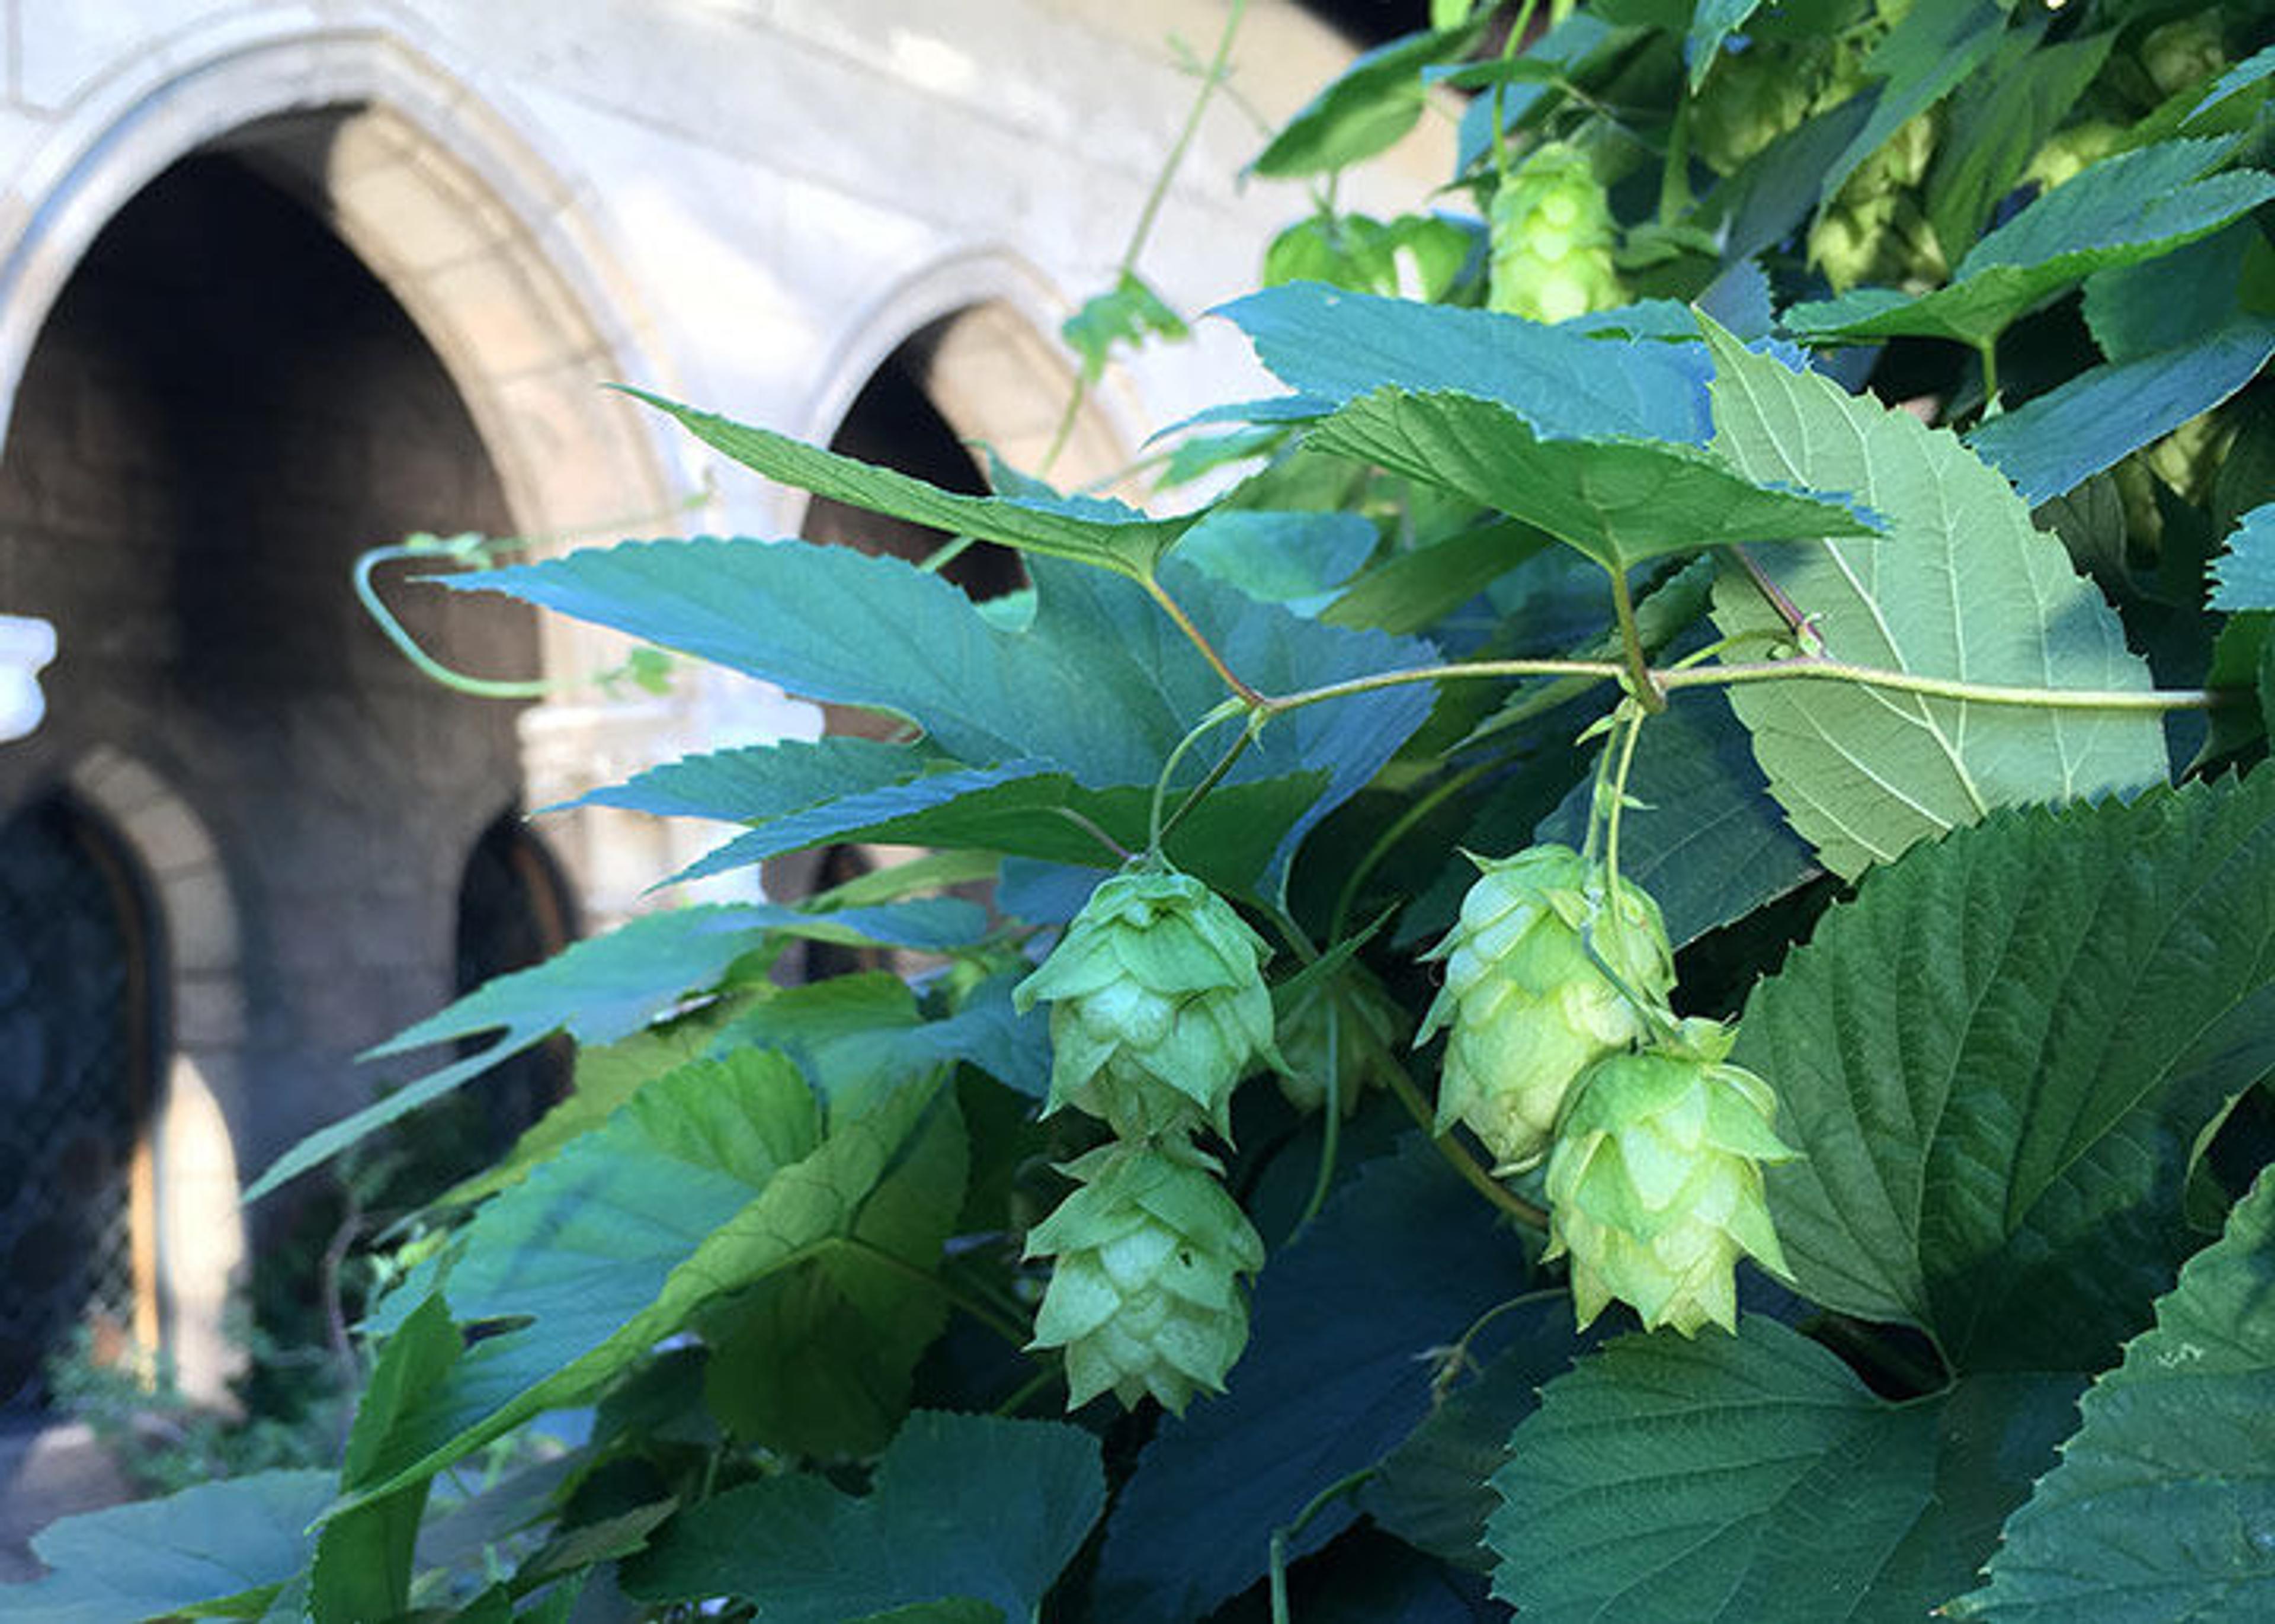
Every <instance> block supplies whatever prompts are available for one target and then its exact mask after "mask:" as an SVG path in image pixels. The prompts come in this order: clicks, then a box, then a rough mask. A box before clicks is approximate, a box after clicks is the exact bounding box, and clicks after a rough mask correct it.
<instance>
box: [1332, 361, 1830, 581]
mask: <svg viewBox="0 0 2275 1624" xmlns="http://www.w3.org/2000/svg"><path fill="white" fill-rule="evenodd" d="M1310 443H1311V445H1312V446H1314V447H1316V448H1318V449H1321V450H1326V451H1333V452H1335V453H1338V454H1340V455H1342V456H1344V457H1357V458H1359V459H1361V460H1363V461H1367V462H1372V463H1375V464H1378V465H1380V466H1382V467H1385V468H1387V469H1389V470H1390V471H1391V472H1394V473H1400V474H1403V475H1405V476H1406V477H1407V478H1408V479H1410V480H1417V481H1419V482H1420V483H1422V484H1425V485H1432V486H1439V487H1444V488H1446V489H1448V490H1455V491H1459V492H1460V493H1461V494H1462V495H1465V496H1468V497H1470V498H1471V499H1472V500H1474V501H1476V502H1479V503H1481V504H1483V505H1484V506H1485V507H1488V508H1493V509H1496V510H1499V511H1500V512H1502V513H1506V514H1508V516H1509V517H1512V518H1515V519H1520V520H1522V521H1523V522H1524V523H1526V524H1529V525H1538V527H1539V528H1540V529H1542V530H1545V531H1546V532H1547V533H1549V534H1550V535H1553V536H1554V537H1556V538H1557V539H1558V540H1561V541H1564V542H1567V543H1568V544H1570V545H1571V546H1573V547H1576V548H1579V549H1580V550H1581V551H1582V552H1583V553H1585V554H1587V555H1588V556H1589V557H1591V558H1592V559H1594V560H1595V561H1596V562H1597V563H1600V564H1602V565H1603V566H1604V568H1605V569H1606V570H1611V571H1613V572H1614V573H1615V574H1621V575H1624V574H1625V573H1626V572H1627V571H1628V570H1629V569H1631V568H1633V567H1634V566H1635V565H1636V564H1638V563H1648V562H1650V561H1651V559H1654V558H1659V557H1664V556H1666V555H1668V554H1671V553H1684V552H1690V551H1694V550H1696V549H1697V548H1702V547H1708V546H1712V545H1716V544H1719V543H1721V542H1726V541H1780V540H1794V539H1797V538H1802V537H1810V538H1815V537H1818V536H1866V535H1871V534H1872V533H1873V532H1874V526H1873V525H1871V523H1870V522H1868V521H1867V520H1866V519H1864V518H1863V517H1859V516H1858V515H1857V514H1856V512H1854V511H1852V510H1850V509H1849V508H1848V507H1847V506H1846V505H1845V504H1842V503H1840V502H1827V501H1822V500H1819V499H1818V498H1817V497H1814V496H1808V495H1801V494H1800V493H1799V492H1797V491H1793V490H1767V489H1764V488H1762V487H1760V486H1758V485H1757V484H1755V483H1754V482H1753V481H1751V480H1748V479H1745V478H1743V477H1742V476H1741V475H1739V474H1737V473H1735V472H1732V471H1731V470H1730V469H1729V468H1728V467H1727V466H1725V465H1722V464H1721V463H1719V462H1718V461H1717V460H1716V459H1715V458H1713V457H1711V456H1709V455H1708V454H1707V453H1705V452H1703V451H1700V450H1697V449H1694V448H1692V447H1690V446H1687V445H1679V444H1669V443H1664V442H1651V441H1636V440H1544V439H1539V438H1537V437H1536V436H1535V435H1534V434H1533V433H1532V430H1531V427H1529V426H1528V425H1527V424H1526V422H1525V420H1524V419H1523V417H1521V416H1519V415H1518V414H1517V413H1516V412H1513V411H1511V410H1510V409H1509V408H1508V407H1507V406H1503V405H1501V404H1498V403H1497V402H1493V401H1489V400H1479V399H1478V398H1476V397H1473V396H1467V395H1452V394H1430V395H1410V394H1408V393H1406V392H1404V391H1403V390H1400V389H1380V390H1378V391H1377V392H1375V393H1374V394H1372V395H1369V396H1366V397H1363V398H1361V399H1358V400H1355V401H1353V402H1351V403H1350V404H1349V405H1347V406H1344V407H1343V408H1342V410H1340V411H1338V412H1335V413H1334V416H1332V417H1329V418H1327V419H1325V420H1323V421H1322V422H1320V423H1319V424H1318V425H1317V426H1316V427H1313V428H1312V429H1311V435H1310Z"/></svg>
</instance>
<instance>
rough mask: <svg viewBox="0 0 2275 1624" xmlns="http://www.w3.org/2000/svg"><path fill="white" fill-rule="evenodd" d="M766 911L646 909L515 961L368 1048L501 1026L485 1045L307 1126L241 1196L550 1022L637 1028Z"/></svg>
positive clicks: (314, 1160)
mask: <svg viewBox="0 0 2275 1624" xmlns="http://www.w3.org/2000/svg"><path fill="white" fill-rule="evenodd" d="M766 917H767V916H766V912H765V910H753V909H752V908H748V907H738V906H726V905H720V906H711V907H701V908H685V909H679V910H673V911H670V912H667V913H654V914H646V915H643V916H641V917H640V918H635V919H632V920H630V921H628V922H627V923H625V924H624V925H620V926H618V927H617V928H616V930H614V931H612V932H610V933H608V935H606V936H595V937H593V938H591V939H590V940H585V941H579V942H574V943H572V944H571V945H570V946H569V947H568V948H565V949H564V950H563V951H562V952H560V953H558V954H556V955H555V956H553V957H552V958H550V959H548V960H547V961H546V962H545V963H542V964H540V965H537V966H536V967H534V968H533V969H530V970H523V971H515V972H514V973H513V974H511V975H507V976H500V977H499V978H497V979H495V981H491V982H489V983H488V984H487V985H485V986H480V987H478V988H477V989H475V990H474V991H473V992H472V993H468V994H467V995H466V996H465V997H464V998H462V999H460V1000H458V1001H457V1002H456V1003H454V1004H452V1005H450V1007H449V1008H445V1009H443V1010H441V1011H439V1012H438V1013H436V1014H435V1015H432V1016H428V1017H427V1019H425V1020H424V1021H421V1022H419V1023H418V1024H417V1025H416V1026H413V1027H412V1028H410V1029H409V1030H408V1031H404V1032H401V1033H399V1034H398V1035H397V1036H396V1037H394V1038H392V1039H389V1040H388V1041H387V1042H385V1043H383V1044H382V1045H380V1046H378V1047H377V1048H375V1049H373V1050H370V1051H369V1052H368V1053H367V1054H366V1055H365V1056H364V1058H365V1059H367V1060H373V1059H377V1058H379V1057H381V1056H382V1055H388V1054H402V1053H404V1051H406V1050H410V1049H419V1048H425V1047H427V1046H429V1045H431V1044H437V1043H448V1042H450V1041H452V1040H453V1039H459V1038H467V1037H472V1036H473V1035H474V1034H475V1033H478V1032H484V1031H492V1030H495V1029H503V1031H500V1035H499V1036H498V1038H497V1039H496V1040H495V1041H494V1042H493V1043H492V1044H491V1045H490V1046H489V1047H488V1048H487V1049H484V1050H482V1051H481V1052H480V1053H479V1054H470V1055H467V1056H465V1057H464V1058H462V1059H460V1060H457V1061H453V1062H451V1063H450V1065H447V1066H444V1067H443V1068H442V1069H440V1070H439V1071H434V1072H430V1073H428V1074H427V1076H423V1077H421V1078H419V1080H418V1081H417V1082H415V1083H410V1084H405V1085H404V1086H403V1087H402V1088H399V1089H397V1090H396V1091H394V1092H393V1093H391V1094H389V1095H388V1096H386V1097H385V1098H384V1099H381V1100H379V1101H377V1102H376V1103H375V1104H373V1105H371V1106H368V1107H366V1108H365V1109H363V1110H361V1111H359V1112H357V1113H355V1114H353V1115H351V1116H349V1117H347V1118H345V1119H344V1120H343V1121H340V1122H335V1123H333V1124H332V1125H331V1126H330V1127H329V1128H324V1129H318V1130H317V1131H316V1132H314V1133H313V1134H310V1135H309V1136H308V1137H306V1138H305V1139H303V1140H301V1141H300V1142H299V1144H296V1145H294V1146H293V1147H292V1148H291V1150H289V1151H287V1152H284V1154H283V1155H282V1156H280V1157H278V1158H277V1159H276V1161H275V1162H273V1163H271V1164H270V1166H269V1167H268V1171H267V1172H265V1173H263V1174H262V1175H261V1176H260V1177H259V1178H258V1179H255V1180H254V1181H253V1187H252V1188H251V1189H250V1190H246V1193H245V1198H246V1200H247V1201H248V1202H251V1201H258V1200H259V1199H261V1197H263V1196H265V1195H267V1194H268V1192H269V1191H270V1190H275V1189H276V1187H277V1186H279V1185H280V1184H283V1183H284V1182H286V1181H287V1180H290V1179H293V1178H297V1177H299V1175H301V1174H303V1173H305V1172H306V1171H307V1170H308V1169H309V1168H311V1167H315V1166H317V1165H318V1164H320V1163H321V1162H324V1161H326V1160H329V1159H330V1158H332V1157H334V1156H336V1155H337V1154H338V1153H339V1152H342V1151H344V1150H345V1149H346V1148H347V1147H348V1146H350V1145H351V1144H355V1143H356V1142H357V1141H358V1140H359V1139H361V1138H363V1137H365V1136H367V1135H368V1134H371V1133H374V1132H376V1131H377V1130H378V1129H382V1128H383V1127H385V1126H386V1125H387V1124H388V1123H389V1122H395V1121H396V1120H397V1119H398V1118H400V1117H403V1116H404V1115H406V1114H409V1113H410V1112H412V1111H414V1110H416V1109H417V1108H418V1107H420V1106H422V1105H425V1104H426V1103H427V1101H429V1100H431V1099H440V1098H441V1097H442V1095H444V1094H446V1093H448V1092H450V1090H452V1089H454V1088H457V1086H458V1085H459V1084H462V1083H465V1082H467V1081H469V1080H470V1079H472V1078H473V1077H476V1076H480V1075H481V1073H483V1072H485V1071H488V1069H490V1068H491V1067H493V1066H495V1065H497V1064H498V1063H500V1062H501V1061H506V1060H510V1059H511V1058H512V1057H513V1056H514V1055H516V1054H520V1053H521V1052H522V1051H523V1050H524V1049H527V1048H532V1047H533V1046H536V1045H537V1044H540V1043H541V1042H543V1041H544V1040H545V1039H547V1038H548V1037H550V1036H551V1035H552V1034H553V1033H555V1032H556V1031H567V1032H569V1033H570V1034H571V1036H573V1037H575V1038H576V1039H578V1042H580V1043H613V1042H615V1041H616V1039H619V1038H623V1037H626V1036H628V1035H630V1034H631V1033H632V1032H634V1031H638V1030H639V1028H640V1027H641V1026H643V1025H645V1024H646V1023H647V1022H648V1021H650V1020H651V1019H653V1018H654V1016H657V1015H659V1014H661V1013H662V1012H663V1011H664V1010H665V1009H668V1008H670V1007H671V1006H672V1005H673V1004H675V1003H676V1002H677V1001H679V1000H680V999H682V998H683V997H684V996H685V995H686V994H687V993H690V992H692V991H695V990H699V989H700V988H703V987H706V986H709V985H710V984H711V983H712V982H714V981H715V980H717V979H718V978H719V977H720V976H721V975H722V973H724V971H726V968H727V966H728V965H729V964H730V963H733V962H734V961H735V960H736V959H737V958H739V957H741V956H743V955H744V953H747V952H748V951H750V949H751V948H752V947H753V946H755V945H756V944H757V941H758V937H759V932H760V929H761V928H762V927H763V925H764V923H765V918H766Z"/></svg>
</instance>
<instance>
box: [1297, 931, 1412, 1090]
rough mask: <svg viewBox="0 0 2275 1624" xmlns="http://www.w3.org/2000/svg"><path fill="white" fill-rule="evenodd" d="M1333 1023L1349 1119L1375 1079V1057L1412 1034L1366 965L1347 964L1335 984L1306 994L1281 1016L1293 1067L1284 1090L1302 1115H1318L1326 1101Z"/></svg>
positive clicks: (1338, 1081) (1338, 1083)
mask: <svg viewBox="0 0 2275 1624" xmlns="http://www.w3.org/2000/svg"><path fill="white" fill-rule="evenodd" d="M1330 1019H1332V1020H1334V1022H1335V1023H1336V1027H1335V1032H1334V1038H1335V1043H1334V1076H1335V1098H1336V1099H1337V1100H1338V1101H1340V1102H1341V1103H1342V1108H1343V1114H1344V1115H1346V1116H1348V1115H1349V1114H1351V1113H1352V1112H1353V1111H1355V1110H1357V1108H1358V1097H1359V1092H1360V1091H1361V1090H1362V1089H1364V1087H1365V1086H1366V1084H1367V1082H1368V1080H1369V1078H1371V1077H1372V1076H1373V1075H1374V1073H1373V1067H1372V1064H1371V1063H1370V1062H1371V1060H1372V1057H1373V1056H1374V1055H1375V1054H1377V1053H1378V1052H1379V1051H1381V1050H1387V1049H1388V1048H1390V1047H1391V1046H1393V1045H1394V1044H1395V1043H1397V1042H1398V1041H1399V1040H1400V1039H1402V1038H1403V1037H1404V1036H1405V1035H1406V1034H1405V1025H1406V1023H1405V1020H1404V1018H1403V1016H1402V1015H1401V1013H1400V1011H1399V1008H1398V1006H1397V1005H1396V1004H1394V1003H1393V1002H1392V1001H1391V998H1390V994H1389V993H1388V992H1387V991H1386V990H1385V989H1384V987H1383V985H1382V983H1381V982H1380V981H1379V980H1377V979H1376V978H1375V977H1374V974H1373V972H1372V971H1369V970H1368V969H1367V968H1366V967H1365V966H1364V965H1363V964H1357V963H1352V964H1346V965H1345V966H1344V967H1343V968H1342V970H1341V971H1338V972H1337V973H1336V975H1335V977H1334V978H1333V979H1332V980H1330V981H1328V982H1327V983H1326V984H1325V985H1323V986H1313V987H1311V988H1310V989H1309V990H1308V991H1307V992H1305V993H1303V994H1302V995H1301V996H1300V997H1299V998H1298V999H1297V1000H1296V1002H1294V1003H1293V1004H1291V1005H1290V1006H1289V1008H1286V1009H1284V1010H1283V1011H1282V1012H1281V1016H1280V1053H1281V1056H1282V1058H1284V1059H1285V1060H1286V1061H1287V1064H1288V1069H1286V1070H1285V1071H1283V1072H1281V1074H1280V1079H1279V1081H1280V1091H1281V1093H1282V1094H1284V1095H1285V1096H1287V1099H1288V1103H1289V1105H1291V1106H1293V1107H1296V1109H1297V1110H1298V1111H1304V1112H1311V1111H1317V1110H1319V1108H1320V1107H1322V1106H1324V1105H1325V1104H1326V1098H1327V1035H1328V1023H1329V1021H1330Z"/></svg>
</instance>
